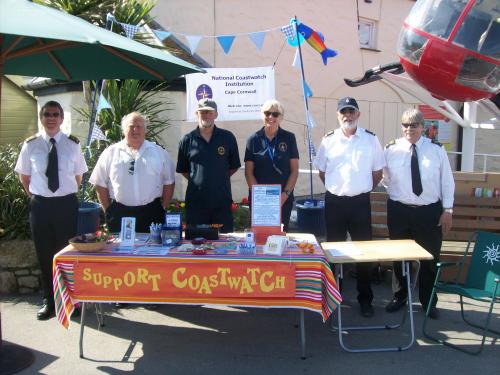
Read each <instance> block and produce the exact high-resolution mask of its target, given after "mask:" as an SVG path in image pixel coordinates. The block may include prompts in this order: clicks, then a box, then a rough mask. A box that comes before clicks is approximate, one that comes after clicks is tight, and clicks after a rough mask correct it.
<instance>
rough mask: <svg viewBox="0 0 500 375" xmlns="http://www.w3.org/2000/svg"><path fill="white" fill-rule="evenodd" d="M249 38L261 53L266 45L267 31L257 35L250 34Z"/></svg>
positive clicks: (259, 32)
mask: <svg viewBox="0 0 500 375" xmlns="http://www.w3.org/2000/svg"><path fill="white" fill-rule="evenodd" d="M248 36H249V38H250V39H251V40H252V42H253V44H255V47H257V49H258V50H259V51H260V50H261V49H262V46H263V44H264V38H265V37H266V32H265V31H257V32H255V33H250V34H248Z"/></svg>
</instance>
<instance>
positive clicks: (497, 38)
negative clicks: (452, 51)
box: [453, 0, 500, 59]
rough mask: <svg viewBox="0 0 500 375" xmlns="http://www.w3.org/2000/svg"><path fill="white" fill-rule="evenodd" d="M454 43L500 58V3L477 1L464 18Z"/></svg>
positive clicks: (487, 0) (496, 1)
mask: <svg viewBox="0 0 500 375" xmlns="http://www.w3.org/2000/svg"><path fill="white" fill-rule="evenodd" d="M453 43H455V44H458V45H460V46H462V47H465V48H467V49H470V50H472V51H475V52H478V53H480V54H481V55H485V56H490V57H493V58H496V59H498V58H500V3H499V2H498V0H482V1H476V3H475V4H474V5H473V7H472V8H471V9H470V11H469V13H468V14H467V16H466V17H465V18H464V21H463V23H462V25H460V29H459V30H458V33H457V35H456V37H455V39H454V40H453Z"/></svg>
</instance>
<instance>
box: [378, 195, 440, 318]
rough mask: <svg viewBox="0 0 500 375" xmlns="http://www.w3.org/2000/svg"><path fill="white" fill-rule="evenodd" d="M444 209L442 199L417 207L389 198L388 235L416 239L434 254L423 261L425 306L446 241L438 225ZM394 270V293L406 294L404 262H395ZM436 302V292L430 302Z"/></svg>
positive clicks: (421, 275)
mask: <svg viewBox="0 0 500 375" xmlns="http://www.w3.org/2000/svg"><path fill="white" fill-rule="evenodd" d="M442 212H443V207H442V205H441V202H440V201H438V202H436V203H432V204H429V205H426V206H418V207H414V206H407V205H405V204H403V203H400V202H398V201H393V200H391V199H389V200H388V201H387V227H388V228H389V237H390V238H391V239H393V240H398V239H408V238H409V239H413V240H415V242H416V243H418V244H419V245H420V246H422V247H423V248H424V249H425V250H427V251H428V252H429V253H431V254H432V255H433V257H434V259H433V260H423V261H421V263H420V273H419V276H418V288H419V291H418V298H419V300H420V303H421V304H422V307H423V308H424V309H426V308H427V305H428V303H429V298H430V296H431V292H432V286H433V285H434V279H435V278H436V263H437V262H438V261H439V253H440V252H441V244H442V242H443V233H442V231H441V227H440V226H438V223H439V218H440V217H441V213H442ZM402 250H403V249H402ZM394 274H395V276H396V284H395V290H394V292H395V293H394V297H396V298H406V297H407V289H406V278H405V277H403V275H402V268H401V262H394ZM436 303H437V296H436V297H435V298H434V300H433V301H432V305H431V306H436Z"/></svg>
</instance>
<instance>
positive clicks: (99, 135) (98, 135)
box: [90, 124, 108, 143]
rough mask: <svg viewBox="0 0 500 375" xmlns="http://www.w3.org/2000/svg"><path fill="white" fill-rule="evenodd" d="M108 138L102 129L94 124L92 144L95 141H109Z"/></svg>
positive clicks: (91, 137)
mask: <svg viewBox="0 0 500 375" xmlns="http://www.w3.org/2000/svg"><path fill="white" fill-rule="evenodd" d="M107 140H108V138H106V135H105V134H104V133H103V132H102V130H101V128H100V127H99V126H97V124H94V127H93V128H92V134H91V136H90V143H92V142H93V141H107Z"/></svg>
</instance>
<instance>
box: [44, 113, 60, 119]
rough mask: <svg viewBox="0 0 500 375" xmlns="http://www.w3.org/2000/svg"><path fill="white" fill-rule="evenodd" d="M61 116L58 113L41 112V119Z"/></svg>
mask: <svg viewBox="0 0 500 375" xmlns="http://www.w3.org/2000/svg"><path fill="white" fill-rule="evenodd" d="M60 115H61V114H60V113H59V112H43V117H54V118H57V117H59V116H60Z"/></svg>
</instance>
